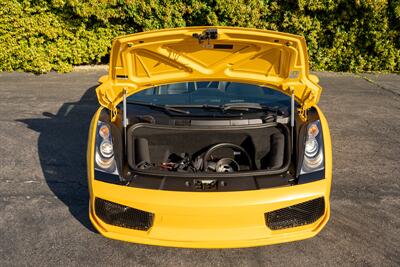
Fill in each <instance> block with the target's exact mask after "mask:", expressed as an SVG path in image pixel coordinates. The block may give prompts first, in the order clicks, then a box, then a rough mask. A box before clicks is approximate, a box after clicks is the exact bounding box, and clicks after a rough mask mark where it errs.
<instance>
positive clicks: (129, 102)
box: [126, 101, 190, 114]
mask: <svg viewBox="0 0 400 267" xmlns="http://www.w3.org/2000/svg"><path fill="white" fill-rule="evenodd" d="M126 103H128V104H133V105H141V106H146V107H150V108H155V109H162V110H164V111H167V112H171V111H172V112H176V113H180V114H190V112H189V111H187V110H183V109H179V108H175V107H171V106H168V105H159V104H154V103H149V102H141V101H127V102H126Z"/></svg>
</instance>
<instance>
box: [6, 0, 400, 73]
mask: <svg viewBox="0 0 400 267" xmlns="http://www.w3.org/2000/svg"><path fill="white" fill-rule="evenodd" d="M195 25H229V26H241V27H256V28H262V29H271V30H278V31H283V32H291V33H295V34H300V35H303V36H305V38H306V40H307V44H308V51H309V55H310V60H311V67H312V68H313V69H314V70H331V71H356V72H357V71H370V70H375V71H382V70H385V71H399V70H400V0H393V1H387V0H336V1H334V0H313V1H312V0H289V1H278V0H231V1H227V0H206V1H200V0H185V1H176V0H170V1H167V0H164V1H163V0H161V1H155V0H146V1H144V0H141V1H140V0H125V1H123V0H109V1H105V0H86V1H80V0H31V1H28V0H3V1H2V5H1V6H0V71H12V70H23V71H30V72H35V73H44V72H48V71H50V70H56V71H60V72H67V71H70V70H71V68H72V66H73V65H82V64H96V63H100V62H105V63H106V62H107V60H108V53H109V50H110V46H111V40H112V38H114V37H115V36H118V35H122V34H127V33H134V32H139V31H146V30H151V29H160V28H171V27H182V26H195Z"/></svg>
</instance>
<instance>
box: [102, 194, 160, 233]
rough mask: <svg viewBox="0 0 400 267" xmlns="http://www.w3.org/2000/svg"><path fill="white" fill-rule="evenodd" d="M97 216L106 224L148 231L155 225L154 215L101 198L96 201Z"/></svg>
mask: <svg viewBox="0 0 400 267" xmlns="http://www.w3.org/2000/svg"><path fill="white" fill-rule="evenodd" d="M95 210H96V215H97V216H98V217H99V218H100V219H101V220H103V221H104V222H105V223H108V224H111V225H115V226H120V227H125V228H131V229H135V230H142V231H146V230H148V229H150V228H151V226H152V225H153V217H154V214H153V213H150V212H146V211H142V210H137V209H134V208H130V207H127V206H123V205H120V204H117V203H114V202H110V201H107V200H104V199H101V198H96V200H95Z"/></svg>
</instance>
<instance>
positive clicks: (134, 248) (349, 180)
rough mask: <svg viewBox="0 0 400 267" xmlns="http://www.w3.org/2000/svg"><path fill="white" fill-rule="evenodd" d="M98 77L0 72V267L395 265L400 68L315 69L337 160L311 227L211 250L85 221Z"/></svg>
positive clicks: (399, 242) (399, 235)
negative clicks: (170, 244)
mask: <svg viewBox="0 0 400 267" xmlns="http://www.w3.org/2000/svg"><path fill="white" fill-rule="evenodd" d="M104 73H105V70H102V69H100V70H99V69H95V70H91V69H90V68H89V69H88V70H79V71H74V72H72V73H68V74H58V73H49V74H46V75H39V76H36V75H33V74H26V73H0V266H46V265H48V266H78V265H79V266H92V265H96V266H214V267H215V266H316V265H318V266H320V265H327V266H336V265H341V266H396V265H400V75H396V74H387V75H384V74H379V75H377V74H368V75H367V74H362V75H354V74H342V73H328V72H324V73H317V75H319V77H320V84H321V85H322V86H323V87H324V92H323V95H322V97H321V101H320V107H321V109H322V110H323V111H324V113H325V115H326V117H327V119H328V122H329V125H330V129H331V135H332V141H333V161H334V164H333V184H332V193H331V207H332V212H331V219H330V221H329V223H328V224H327V226H326V227H325V229H324V230H322V232H321V233H320V234H319V235H317V236H316V237H314V238H312V239H308V240H304V241H297V242H291V243H286V244H279V245H272V246H264V247H255V248H243V249H212V250H207V249H179V248H166V247H157V246H147V245H139V244H133V243H126V242H121V241H115V240H111V239H107V238H104V237H102V236H101V235H100V234H98V233H97V232H96V230H95V229H94V228H93V227H92V226H91V224H90V221H89V219H88V214H87V210H88V193H87V182H86V171H85V164H86V163H85V150H86V139H87V130H88V127H89V122H90V119H91V116H92V115H93V113H94V111H95V110H96V108H97V104H96V103H97V102H96V96H95V91H94V89H95V87H96V85H97V79H98V77H99V76H101V75H102V74H104Z"/></svg>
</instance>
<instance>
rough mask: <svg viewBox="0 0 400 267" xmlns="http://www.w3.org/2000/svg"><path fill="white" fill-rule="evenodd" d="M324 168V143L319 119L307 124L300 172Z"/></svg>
mask: <svg viewBox="0 0 400 267" xmlns="http://www.w3.org/2000/svg"><path fill="white" fill-rule="evenodd" d="M323 169H324V143H323V138H322V131H321V122H320V121H319V120H317V121H314V122H312V123H310V124H309V125H308V126H307V133H306V139H305V144H304V158H303V165H302V167H301V171H300V174H305V173H311V172H316V171H320V170H323Z"/></svg>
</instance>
